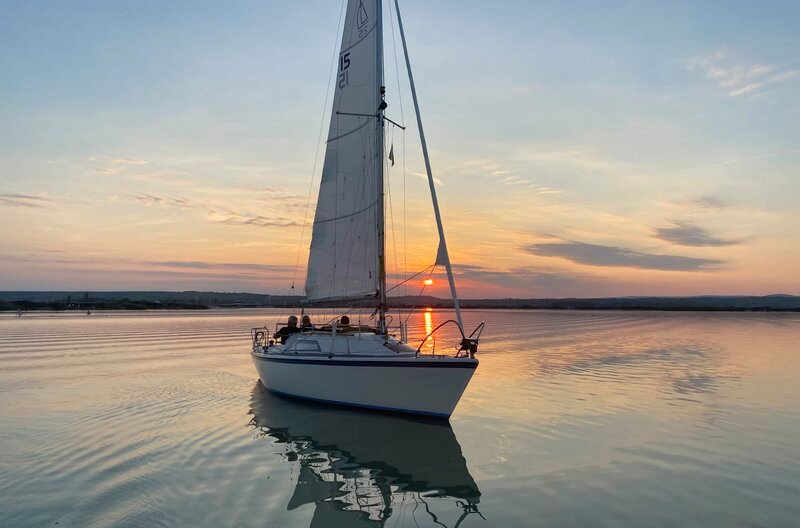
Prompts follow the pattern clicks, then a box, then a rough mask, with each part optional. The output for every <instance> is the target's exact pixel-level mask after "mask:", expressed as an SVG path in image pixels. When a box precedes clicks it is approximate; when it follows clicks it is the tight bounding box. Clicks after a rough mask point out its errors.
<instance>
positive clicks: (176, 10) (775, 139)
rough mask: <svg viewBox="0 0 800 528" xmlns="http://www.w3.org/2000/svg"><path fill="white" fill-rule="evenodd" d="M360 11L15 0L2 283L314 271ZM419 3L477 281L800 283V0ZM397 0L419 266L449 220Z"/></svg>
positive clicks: (399, 150) (107, 285)
mask: <svg viewBox="0 0 800 528" xmlns="http://www.w3.org/2000/svg"><path fill="white" fill-rule="evenodd" d="M340 8H341V3H340V1H339V0H326V1H322V0H320V1H303V2H272V1H266V0H261V1H252V2H249V1H233V2H211V1H208V2H200V1H192V2H188V1H177V2H156V1H148V0H143V1H136V2H133V1H128V2H122V1H117V2H106V1H99V0H98V1H82V0H74V1H70V2H53V1H37V0H33V1H31V0H24V1H23V0H13V1H12V0H0V9H2V13H3V16H2V17H0V72H2V74H1V75H2V82H0V215H2V223H0V289H2V290H78V291H84V290H90V291H102V290H155V289H157V290H216V291H249V292H260V293H274V294H286V293H291V292H293V293H302V285H303V282H304V273H305V262H306V259H307V255H308V244H309V235H310V233H309V229H308V228H307V227H304V226H306V225H308V224H309V223H310V222H311V221H312V220H313V206H314V201H315V199H316V193H317V188H318V185H319V172H320V170H321V165H322V162H321V151H322V149H321V148H320V147H321V142H320V141H319V138H320V129H321V125H323V126H322V128H323V129H326V124H325V122H326V120H327V119H328V114H329V112H330V109H329V108H328V107H329V106H330V101H329V100H328V103H327V106H328V107H326V91H327V87H328V86H329V84H330V68H331V64H332V63H333V61H334V60H335V55H336V51H337V50H336V48H337V47H338V43H337V42H336V41H337V30H338V28H337V22H338V20H339V12H340ZM401 9H402V10H403V13H402V14H403V21H404V23H405V26H406V27H405V29H406V33H407V37H408V41H409V52H410V54H411V61H412V66H413V68H414V75H415V80H416V84H417V91H418V94H419V98H420V105H421V109H422V116H423V120H424V123H425V129H426V134H427V140H428V145H429V149H430V154H431V163H432V167H433V172H434V176H435V178H436V180H437V182H438V183H439V185H438V192H439V200H440V203H441V206H442V214H443V217H444V224H445V231H446V234H447V241H448V246H449V248H450V254H451V259H452V261H453V263H454V269H455V274H456V280H457V284H458V286H459V291H460V293H461V295H462V296H463V297H471V298H477V297H592V296H623V295H624V296H628V295H699V294H720V295H722V294H747V295H751V294H752V295H763V294H773V293H790V294H800V229H798V226H800V207H799V206H798V203H799V202H800V101H798V95H799V94H800V32H798V31H797V26H796V22H797V20H798V19H800V3H797V2H794V1H785V2H782V1H770V2H738V1H726V2H697V1H691V2H689V1H686V2H682V1H677V2H647V1H619V2H594V1H586V2H580V1H571V2H557V1H552V2H548V1H543V2H528V1H524V2H523V1H511V0H508V1H497V2H491V3H489V2H484V1H478V0H458V1H456V0H441V1H422V0H406V1H403V2H401ZM386 17H387V22H386V23H387V29H386V32H385V38H386V41H385V50H386V85H387V93H388V95H387V100H388V101H389V109H388V110H387V116H389V117H392V118H393V119H395V120H396V121H399V122H402V123H405V124H407V125H408V129H407V130H406V132H405V133H404V134H403V133H401V132H399V131H395V132H394V135H393V136H392V137H390V138H389V141H390V142H391V144H392V145H394V148H395V153H396V154H397V155H396V158H397V164H396V165H395V166H394V167H392V168H391V170H390V171H389V174H388V176H387V179H388V188H389V190H390V203H388V204H387V211H388V212H389V213H390V217H389V218H388V219H387V223H388V225H389V228H390V235H389V239H388V242H387V252H388V263H389V272H390V283H394V282H396V280H397V277H400V276H403V275H404V274H405V273H408V272H412V273H413V272H415V271H417V270H419V269H422V268H424V267H425V266H427V265H428V264H430V263H432V262H433V260H434V259H435V254H436V247H437V235H436V227H435V223H434V219H433V215H432V209H431V206H430V197H429V193H428V190H427V183H426V181H425V179H424V178H425V173H424V165H423V162H422V156H421V152H420V149H419V139H418V136H417V130H416V128H415V126H414V123H413V121H414V116H413V107H412V105H411V99H410V95H409V92H408V83H407V81H406V80H405V78H404V76H403V75H402V70H399V71H400V73H401V75H400V76H399V77H398V75H397V74H396V72H397V71H398V69H396V59H395V57H402V55H401V54H402V51H401V49H400V47H399V46H400V43H399V35H397V32H396V30H395V31H394V33H393V32H392V31H390V29H389V28H390V27H391V20H390V19H389V12H388V10H387V12H386ZM395 38H396V39H397V40H396V41H395V40H394V39H395ZM395 50H396V52H395ZM395 53H397V55H395ZM399 66H400V67H402V66H403V64H402V63H401V64H399ZM323 139H324V138H323ZM403 153H404V154H405V155H403ZM317 158H319V159H317ZM315 159H317V161H316V163H315ZM309 197H310V199H309ZM309 206H310V210H309ZM434 281H435V282H434V285H433V286H429V287H428V288H427V289H426V290H425V293H426V294H433V295H442V296H444V295H446V280H444V276H443V275H442V274H441V273H439V272H437V274H436V275H435V276H434ZM293 282H294V283H295V285H296V286H295V289H294V290H292V289H291V286H292V283H293ZM406 291H407V293H418V292H419V291H420V289H419V285H418V284H417V282H416V281H415V282H412V283H411V284H410V286H409V287H408V289H407V290H406Z"/></svg>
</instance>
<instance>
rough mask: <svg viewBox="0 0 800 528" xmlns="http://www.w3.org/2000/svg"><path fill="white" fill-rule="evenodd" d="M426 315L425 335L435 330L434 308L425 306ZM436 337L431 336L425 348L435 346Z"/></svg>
mask: <svg viewBox="0 0 800 528" xmlns="http://www.w3.org/2000/svg"><path fill="white" fill-rule="evenodd" d="M424 317H425V335H430V333H431V332H433V308H425V314H424ZM434 339H435V338H434V337H433V336H431V338H430V339H428V340H427V341H426V342H425V348H433V343H434V341H433V340H434Z"/></svg>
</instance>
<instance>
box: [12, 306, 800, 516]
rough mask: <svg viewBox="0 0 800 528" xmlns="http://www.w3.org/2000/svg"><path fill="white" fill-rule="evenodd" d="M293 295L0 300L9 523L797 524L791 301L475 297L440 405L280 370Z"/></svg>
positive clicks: (798, 435) (428, 316)
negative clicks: (598, 307)
mask: <svg viewBox="0 0 800 528" xmlns="http://www.w3.org/2000/svg"><path fill="white" fill-rule="evenodd" d="M286 315H288V312H287V311H283V313H281V311H279V310H227V311H204V312H173V313H161V312H145V313H133V314H119V313H96V314H93V315H91V316H86V315H79V314H49V315H48V314H26V315H24V316H23V317H19V318H18V317H16V316H13V315H10V314H9V315H2V316H0V526H3V527H27V526H55V525H58V526H61V527H73V526H74V527H88V526H147V527H151V526H189V525H191V526H209V527H212V526H213V527H226V526H247V527H249V526H259V527H261V526H266V527H271V526H279V527H307V526H314V527H317V526H320V527H332V526H355V527H359V526H381V525H383V526H390V527H406V526H413V527H416V526H448V527H452V526H457V525H459V523H461V524H460V526H484V527H495V526H501V527H502V526H564V527H567V526H569V527H575V526H589V525H591V526H615V527H619V526H635V527H648V526H653V527H662V526H663V527H684V526H704V527H733V526H736V527H760V526H763V527H784V526H785V527H797V526H800V314H700V313H655V312H653V313H644V312H638V313H637V312H547V311H470V312H466V314H465V318H466V321H467V326H470V327H472V326H474V325H475V324H477V322H479V321H481V320H486V321H487V330H486V332H485V334H484V339H483V341H482V344H481V349H480V351H479V356H478V357H479V358H480V360H481V364H480V366H479V367H478V370H477V372H476V374H475V377H474V378H473V380H472V383H471V384H470V386H469V387H468V389H467V391H466V393H465V394H464V397H463V398H462V400H461V403H460V404H459V406H458V408H457V409H456V412H455V414H454V416H453V417H452V419H451V420H450V422H449V424H448V423H447V422H444V423H442V422H436V421H420V420H414V419H407V418H402V417H394V416H391V415H385V414H375V413H369V412H362V411H349V410H342V409H338V408H332V407H324V406H314V405H306V404H298V403H295V402H293V401H290V400H286V399H282V398H278V397H275V396H272V395H270V394H269V393H267V392H266V391H265V390H264V389H263V388H262V387H261V386H260V384H259V383H258V378H257V375H256V372H255V368H254V366H253V365H252V363H251V360H250V357H249V347H250V341H249V329H250V327H252V326H260V325H263V324H265V323H266V322H269V323H270V324H274V323H275V322H276V321H277V320H278V317H282V318H285V317H286ZM448 317H449V314H448V313H446V312H440V311H433V312H419V313H415V314H413V315H412V316H411V326H412V330H413V334H414V335H416V336H420V335H424V332H425V328H426V326H427V327H431V326H432V325H433V326H435V325H436V324H438V323H439V322H442V321H444V320H445V319H447V318H448ZM451 341H452V339H450V338H448V337H446V336H444V337H441V338H439V339H438V340H437V342H436V348H437V351H444V350H445V349H446V347H447V345H448V344H449V343H450V342H451ZM431 346H432V343H431ZM429 349H430V348H429Z"/></svg>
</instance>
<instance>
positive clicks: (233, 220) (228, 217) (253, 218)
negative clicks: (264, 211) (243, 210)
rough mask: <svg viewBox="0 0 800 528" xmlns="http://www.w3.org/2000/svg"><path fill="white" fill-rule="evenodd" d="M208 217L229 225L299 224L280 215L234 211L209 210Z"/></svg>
mask: <svg viewBox="0 0 800 528" xmlns="http://www.w3.org/2000/svg"><path fill="white" fill-rule="evenodd" d="M208 218H209V219H210V220H212V221H214V222H221V223H223V224H230V225H249V226H256V227H290V226H299V225H301V223H300V222H297V221H295V220H291V219H289V218H284V217H280V216H264V215H246V214H240V213H236V212H234V211H224V212H219V211H209V212H208Z"/></svg>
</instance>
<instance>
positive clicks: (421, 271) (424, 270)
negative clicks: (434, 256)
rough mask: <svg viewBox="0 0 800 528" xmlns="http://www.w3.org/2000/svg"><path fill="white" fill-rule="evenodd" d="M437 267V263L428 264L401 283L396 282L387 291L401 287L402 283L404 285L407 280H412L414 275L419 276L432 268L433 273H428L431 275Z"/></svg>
mask: <svg viewBox="0 0 800 528" xmlns="http://www.w3.org/2000/svg"><path fill="white" fill-rule="evenodd" d="M435 267H436V264H431V265H430V266H427V267H425V268H423V269H421V270H419V271H418V272H416V273H415V274H413V275H412V276H410V277H409V278H407V279H406V280H404V281H403V282H401V283H400V284H395V285H394V286H392V287H391V288H389V289H388V290H386V291H387V292H390V291H392V290H394V289H395V288H399V287H400V286H402V285H403V284H405V283H406V282H408V281H410V280H411V279H413V278H414V277H418V276H420V275H422V274H423V273H425V272H426V271H429V270H430V272H431V273H429V274H428V277H430V276H431V275H432V274H433V268H435ZM423 289H425V288H423ZM420 293H421V292H420Z"/></svg>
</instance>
